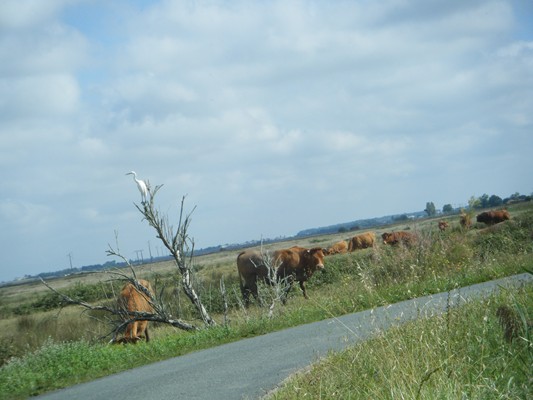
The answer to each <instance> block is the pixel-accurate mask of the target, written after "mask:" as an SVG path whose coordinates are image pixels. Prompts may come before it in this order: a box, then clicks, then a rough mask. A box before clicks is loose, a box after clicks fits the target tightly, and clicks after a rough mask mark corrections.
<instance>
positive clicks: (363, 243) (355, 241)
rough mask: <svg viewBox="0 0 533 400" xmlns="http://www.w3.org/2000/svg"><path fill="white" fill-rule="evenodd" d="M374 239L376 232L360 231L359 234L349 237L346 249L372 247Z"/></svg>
mask: <svg viewBox="0 0 533 400" xmlns="http://www.w3.org/2000/svg"><path fill="white" fill-rule="evenodd" d="M375 241H376V234H375V233H374V232H366V233H361V234H360V235H357V236H354V237H353V238H351V239H350V243H349V244H348V251H355V250H361V249H367V248H369V247H374V243H375Z"/></svg>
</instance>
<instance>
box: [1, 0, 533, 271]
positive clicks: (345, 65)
mask: <svg viewBox="0 0 533 400" xmlns="http://www.w3.org/2000/svg"><path fill="white" fill-rule="evenodd" d="M532 20H533V3H532V2H530V1H526V0H496V1H491V0H479V1H477V0H466V1H449V0H434V1H428V0H409V1H407V0H383V1H368V0H354V1H341V0H340V1H318V0H317V1H312V0H308V1H285V0H282V1H239V0H236V1H230V0H212V1H192V0H191V1H185V0H184V1H170V0H169V1H147V0H146V1H141V0H137V1H129V0H128V1H126V0H115V1H112V2H110V1H107V0H94V1H89V0H86V1H84V0H47V1H40V0H3V1H2V2H1V3H0V59H1V60H2V62H1V63H0V177H1V179H2V184H1V186H0V226H1V228H2V229H1V230H0V246H1V247H0V281H9V280H12V279H15V278H17V277H22V276H24V275H33V274H38V273H40V272H49V271H56V270H61V269H64V268H68V267H70V263H72V266H73V267H78V268H79V267H82V266H85V265H93V264H101V263H105V262H107V261H112V260H116V261H119V260H117V259H113V258H110V257H108V256H107V255H106V250H107V249H108V245H109V244H111V245H113V246H115V245H116V243H117V242H116V240H115V239H116V235H118V247H119V250H120V252H121V253H122V254H123V255H124V256H125V257H127V258H131V259H134V260H135V259H136V258H137V256H138V255H139V253H138V250H143V257H144V258H147V257H148V254H149V251H151V252H152V254H153V255H154V256H157V255H159V254H162V253H163V249H162V246H161V244H160V243H159V242H158V240H157V238H156V235H155V232H153V231H152V230H151V229H150V228H149V227H148V226H147V224H146V222H145V221H142V216H141V215H140V213H139V212H138V211H137V209H136V208H135V205H134V203H137V204H138V203H139V202H140V200H141V198H140V194H139V192H138V190H137V187H136V185H135V183H134V181H133V178H132V176H131V175H128V176H126V175H125V174H126V173H127V172H129V171H132V170H134V171H136V173H137V174H138V177H139V178H141V179H144V180H148V181H149V182H150V183H151V185H152V186H155V185H163V187H162V188H161V190H160V191H159V193H158V195H157V197H156V203H157V205H158V207H159V209H160V210H161V211H162V212H164V213H167V214H168V215H169V218H170V221H171V222H173V221H176V222H175V224H177V215H178V211H179V205H180V203H181V200H182V198H183V196H185V211H186V212H191V211H192V216H191V218H192V220H191V225H190V229H189V234H190V235H191V237H192V238H193V239H194V242H195V247H196V248H204V247H209V246H216V245H224V244H228V243H241V242H246V241H250V240H259V239H261V238H277V237H284V236H292V235H295V234H296V233H297V232H299V231H301V230H304V229H308V228H313V227H319V226H327V225H332V224H336V223H341V222H349V221H353V220H357V219H363V218H372V217H378V216H383V215H390V214H397V213H405V212H412V211H420V210H423V209H424V208H425V206H426V203H427V202H429V201H432V202H434V204H435V206H436V207H437V209H441V208H442V206H443V205H445V204H452V205H454V206H456V205H464V204H466V203H467V202H468V199H469V198H470V197H471V196H481V195H482V194H484V193H487V194H489V195H492V194H496V195H498V196H500V197H502V198H504V197H507V196H509V195H511V194H513V193H515V192H519V193H521V194H530V193H532V192H533V179H532V171H533V157H532V150H533V25H532V24H531V21H532Z"/></svg>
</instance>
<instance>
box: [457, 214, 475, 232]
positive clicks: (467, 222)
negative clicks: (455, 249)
mask: <svg viewBox="0 0 533 400" xmlns="http://www.w3.org/2000/svg"><path fill="white" fill-rule="evenodd" d="M459 222H460V224H461V226H462V227H463V228H465V229H470V227H471V226H472V218H471V217H470V214H466V213H461V218H460V219H459Z"/></svg>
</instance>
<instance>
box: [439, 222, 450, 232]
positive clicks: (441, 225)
mask: <svg viewBox="0 0 533 400" xmlns="http://www.w3.org/2000/svg"><path fill="white" fill-rule="evenodd" d="M449 226H450V225H449V224H448V222H446V221H444V220H441V221H439V230H440V231H441V232H444V231H445V230H446V229H448V227H449Z"/></svg>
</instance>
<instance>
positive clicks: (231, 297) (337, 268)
mask: <svg viewBox="0 0 533 400" xmlns="http://www.w3.org/2000/svg"><path fill="white" fill-rule="evenodd" d="M510 212H511V214H512V216H513V218H512V220H511V221H506V222H505V223H502V224H498V225H496V226H494V227H491V228H486V227H484V226H483V225H478V224H476V225H474V227H473V229H471V230H465V229H463V228H461V227H460V226H459V222H458V217H457V216H449V217H446V219H447V220H448V221H449V222H450V224H451V227H450V229H449V230H447V231H445V232H439V231H438V230H437V227H436V220H432V219H428V220H424V221H422V222H420V221H417V222H409V224H410V225H409V226H406V225H405V224H406V222H402V223H401V225H398V226H397V227H396V229H405V228H410V229H411V231H412V232H415V233H416V234H417V235H418V237H419V240H418V242H417V244H416V245H414V246H412V247H401V246H400V247H388V246H384V245H380V244H378V245H377V246H376V247H375V248H374V249H367V250H361V251H356V252H354V253H349V254H341V255H335V256H330V257H328V258H327V259H326V268H325V271H324V272H323V273H317V274H315V275H314V276H313V278H312V279H311V280H310V281H309V284H308V293H309V295H310V297H311V298H310V299H309V300H305V299H303V297H302V296H301V293H300V292H299V290H297V289H295V290H293V291H292V292H291V297H290V299H289V302H288V304H287V306H282V305H281V304H280V303H276V305H275V308H274V315H273V316H272V317H271V318H269V317H268V311H269V310H268V308H260V307H257V306H255V305H253V306H252V307H250V308H249V309H244V308H243V307H242V306H241V302H240V290H239V288H238V284H237V278H236V268H235V258H236V253H235V254H230V255H228V253H229V252H222V253H220V254H219V257H221V259H220V260H224V261H220V262H215V264H214V265H213V266H211V267H210V266H208V265H207V264H202V265H201V266H200V265H199V266H198V268H197V270H198V271H197V276H196V279H195V282H194V284H195V285H196V288H197V290H198V293H199V294H200V296H201V297H202V301H203V303H204V304H205V305H206V307H208V309H209V311H210V313H211V314H212V315H213V317H214V318H215V319H216V321H217V322H218V324H219V325H218V326H217V327H214V328H209V329H203V330H200V331H198V332H192V333H188V332H183V331H178V330H175V329H174V328H170V327H167V326H155V328H154V329H153V330H152V338H153V339H152V341H151V342H150V343H149V344H146V343H139V344H138V345H135V346H134V345H130V346H122V345H120V346H109V345H107V344H106V340H102V336H104V335H105V333H106V332H108V331H109V330H108V327H107V326H106V325H105V323H98V322H96V321H95V320H94V319H93V318H90V317H95V316H96V315H94V314H82V313H81V312H80V310H79V309H77V308H75V307H67V308H65V309H64V310H63V311H61V312H60V313H58V311H43V309H44V308H41V310H39V311H38V312H36V311H34V312H32V313H31V314H27V315H20V316H14V315H13V313H7V311H6V312H5V313H4V314H6V315H7V316H2V323H3V331H2V333H0V363H1V364H3V366H2V367H1V368H0V399H2V398H9V399H11V398H24V397H27V396H29V395H33V394H38V393H43V392H46V391H49V390H53V389H56V388H59V387H64V386H68V385H72V384H75V383H79V382H81V381H87V380H91V379H94V378H96V377H100V376H104V375H107V374H110V373H114V372H117V371H119V370H122V369H125V368H133V367H136V366H139V365H142V364H146V363H150V362H154V361H157V360H161V359H165V358H169V357H173V356H176V355H180V354H185V353H187V352H191V351H195V350H198V349H202V348H207V347H210V346H213V345H217V344H221V343H225V342H229V341H234V340H239V339H241V338H244V337H249V336H254V335H259V334H264V333H267V332H272V331H275V330H279V329H283V328H286V327H290V326H295V325H299V324H302V323H306V322H311V321H316V320H321V319H325V318H329V317H332V316H335V315H342V314H346V313H350V312H355V311H360V310H364V309H368V308H371V307H376V306H381V305H385V304H390V303H394V302H397V301H400V300H405V299H409V298H414V297H418V296H422V295H427V294H431V293H436V292H442V291H447V290H450V289H453V288H456V287H459V286H465V285H469V284H473V283H477V282H482V281H487V280H490V279H495V278H500V277H504V276H509V275H513V274H516V273H521V272H524V270H525V269H527V270H530V271H531V270H533V257H532V254H533V240H532V232H533V205H531V204H528V203H525V204H520V205H515V206H513V208H512V209H511V208H510ZM379 233H380V232H378V234H379ZM314 240H318V241H320V243H322V242H323V243H324V244H323V245H322V244H321V246H323V247H325V246H326V245H327V244H329V243H333V242H335V241H337V240H338V237H331V238H328V237H320V238H315V239H314ZM283 245H284V246H286V247H290V246H291V245H292V243H284V244H283ZM222 257H225V258H224V259H222ZM147 277H148V279H150V280H151V281H152V282H153V283H154V286H155V287H156V291H157V292H158V293H162V295H163V299H164V301H165V303H168V304H169V306H170V309H172V310H176V311H175V313H174V312H173V315H175V316H177V317H179V318H182V319H184V320H192V319H193V318H195V314H194V310H192V309H191V306H190V305H189V303H188V302H187V301H186V300H185V299H184V295H183V294H182V293H180V291H179V290H176V289H175V287H176V286H177V285H176V280H177V279H178V278H177V277H176V275H175V273H174V274H172V273H157V274H156V273H152V275H150V276H147ZM221 277H223V278H224V282H225V286H226V292H227V296H226V300H227V302H228V305H229V310H228V312H227V315H223V310H224V306H223V303H224V299H223V296H222V295H221V293H220V290H219V287H220V278H221ZM106 285H107V284H106ZM89 286H90V288H85V285H77V286H76V285H74V284H72V286H70V287H69V288H68V289H66V290H72V291H76V293H77V295H78V296H81V295H83V296H95V297H89V298H85V299H86V300H89V299H90V301H96V300H98V301H103V302H106V301H109V300H108V299H109V298H112V296H110V293H113V290H112V288H109V289H105V288H102V287H99V286H98V285H92V286H91V285H89ZM100 286H101V285H100ZM104 286H105V285H104ZM97 288H98V290H97ZM115 289H116V288H115ZM108 290H109V292H108ZM69 293H71V294H75V293H74V292H69ZM95 293H96V294H95ZM115 293H116V290H115ZM261 293H262V295H263V296H265V302H267V303H268V301H269V300H268V297H269V296H270V295H271V291H270V288H269V287H266V286H263V287H262V288H261ZM530 294H531V293H530ZM40 296H41V295H39V296H37V295H34V294H31V295H28V299H20V298H18V300H17V301H18V302H19V303H20V304H23V303H26V304H27V303H29V304H32V303H34V302H36V301H39V299H41V297H40ZM47 296H49V294H46V295H44V297H47ZM516 303H517V304H520V307H525V306H527V305H528V304H526V303H523V302H521V300H520V301H519V300H517V302H516ZM523 304H524V305H523ZM0 307H3V308H4V309H5V310H8V309H10V310H13V309H14V308H13V307H14V304H13V302H11V301H8V300H7V299H6V298H4V297H3V296H0ZM30 308H31V307H30ZM479 308H481V309H482V308H483V307H479ZM529 309H531V307H529ZM489 311H490V312H491V313H492V312H493V311H494V310H488V311H487V314H486V315H487V316H488V315H489V314H488V313H489ZM471 313H472V314H473V313H474V311H471ZM490 315H491V317H490V318H494V317H493V314H490ZM100 317H101V316H100ZM447 318H449V321H454V323H456V324H458V325H461V323H462V322H461V321H462V318H463V314H461V311H460V310H457V311H453V313H449V314H448V316H447ZM483 318H484V317H483ZM225 320H226V321H228V322H227V324H224V321H225ZM465 321H466V320H465ZM427 323H430V324H431V323H433V324H437V322H430V321H428V322H427ZM462 324H463V325H464V326H465V327H466V326H468V325H469V324H470V322H464V323H462ZM409 326H410V327H411V328H410V330H411V331H412V332H415V333H412V335H414V336H415V337H416V332H417V329H418V328H416V326H417V324H416V323H415V324H412V325H409ZM432 326H433V325H432ZM481 326H488V325H487V324H485V325H483V324H481ZM420 329H423V331H420V332H425V331H431V330H433V331H435V332H437V331H438V329H437V327H436V325H435V326H433V327H430V328H420ZM487 329H488V328H487ZM491 329H492V328H491ZM494 329H495V328H494ZM454 330H456V331H457V332H458V333H457V334H458V335H460V334H461V335H463V336H464V337H463V339H464V338H467V337H469V338H470V337H471V338H476V337H478V336H472V335H473V334H471V336H468V331H467V328H465V329H463V330H462V331H460V330H459V329H458V328H457V329H455V328H454ZM495 334H496V333H495ZM430 338H431V339H427V340H437V337H436V336H435V337H431V336H430ZM446 340H448V339H446ZM454 340H455V341H460V336H458V338H456V339H454ZM449 341H451V339H449ZM450 343H451V342H450ZM493 345H494V346H496V342H494V341H493V340H492V339H490V341H488V342H486V343H485V345H484V346H485V347H484V348H485V349H487V351H488V349H490V350H491V351H492V349H493V347H494V346H493ZM406 346H407V344H406ZM513 346H514V344H513ZM374 347H376V346H374ZM378 347H379V346H378ZM392 347H394V346H392ZM411 347H412V348H413V347H416V346H414V345H413V344H411ZM450 354H451V353H448V354H443V353H436V354H435V355H434V356H432V362H433V363H435V365H433V364H431V365H427V366H423V367H420V368H422V369H423V368H426V367H427V368H428V371H427V372H425V369H424V371H422V375H418V373H419V372H418V371H417V372H416V373H414V372H413V374H412V375H410V376H407V377H406V378H402V379H404V382H403V383H404V384H405V385H406V386H409V384H411V385H410V386H412V388H411V390H415V395H416V390H417V388H418V387H419V386H421V385H420V382H422V380H423V378H424V377H425V375H424V374H426V373H427V374H429V373H431V371H433V369H435V368H437V367H439V366H440V369H438V370H437V371H436V372H433V373H431V375H430V376H429V377H428V378H427V379H426V381H428V382H427V383H429V381H432V379H433V378H434V377H436V376H437V375H438V374H440V373H441V371H446V373H449V372H450V369H445V368H444V364H445V363H448V362H450V363H451V362H452V361H455V358H450ZM520 354H522V353H520ZM358 357H359V356H358ZM483 362H485V361H483ZM383 368H385V366H383ZM446 368H448V367H446ZM509 368H510V367H509ZM513 368H514V367H513ZM479 372H481V370H479ZM491 373H492V372H491V370H486V371H485V372H483V375H480V376H488V377H490V376H491ZM495 373H496V372H495ZM444 375H446V374H444ZM450 376H452V377H454V376H455V375H450ZM408 379H412V381H409V380H408ZM502 379H503V378H502ZM426 381H424V384H423V385H422V386H421V387H422V389H421V391H420V393H421V396H426V398H430V397H431V396H430V395H429V394H425V393H426V392H425V390H426V387H428V388H430V386H427V383H426ZM512 383H513V385H515V384H516V385H517V386H512V387H513V388H515V387H516V388H519V387H520V384H519V383H518V382H517V381H515V382H512ZM456 384H457V385H458V386H460V384H459V383H456ZM472 385H474V386H475V384H474V383H472ZM352 389H353V386H352ZM328 390H329V389H328ZM398 390H400V389H398ZM435 390H437V391H438V389H435ZM469 390H470V389H469ZM513 390H514V389H513ZM517 390H518V389H517ZM322 393H329V394H331V393H333V392H331V393H330V392H322ZM369 393H370V392H369ZM406 393H411V392H406ZM433 393H436V392H433ZM449 393H450V394H451V396H452V398H457V396H456V395H455V394H454V393H456V392H452V391H450V392H449ZM466 393H467V395H468V393H473V392H466ZM476 396H477V395H476V394H474V395H473V396H472V397H474V398H476ZM340 397H342V396H340ZM363 397H365V396H363ZM368 397H373V396H370V395H369V396H368ZM408 397H412V396H408ZM468 397H469V398H470V396H469V395H468ZM306 398H308V397H306ZM311 398H313V397H311ZM317 398H319V396H318V397H317ZM346 398H347V397H346ZM374 398H379V396H376V397H374ZM413 398H414V397H413ZM422 398H423V397H422ZM442 398H446V396H444V397H442ZM478 398H484V397H483V396H481V395H479V397H478ZM489 398H490V396H489Z"/></svg>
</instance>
